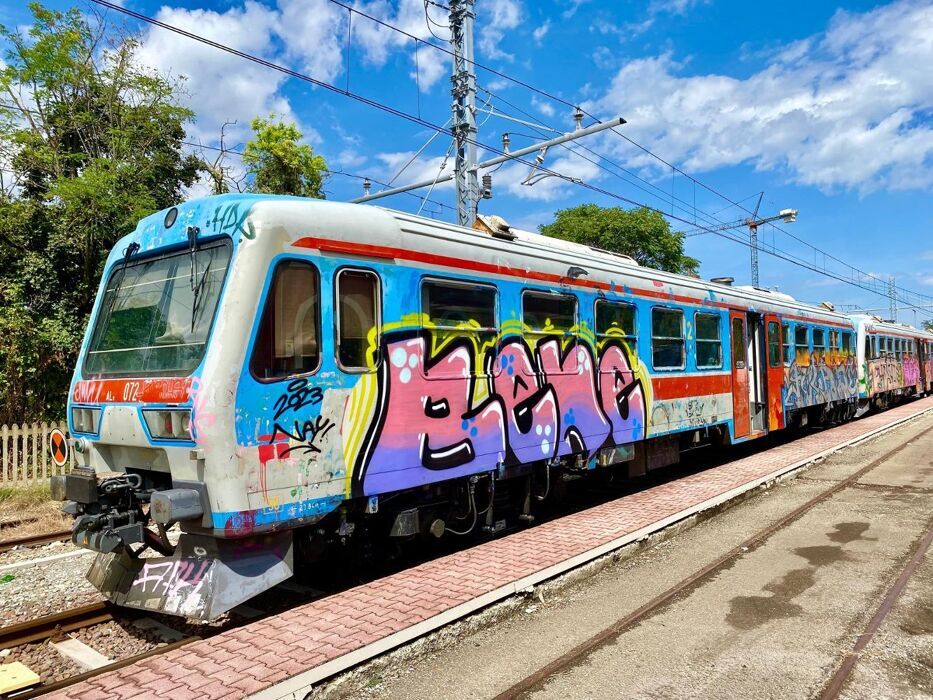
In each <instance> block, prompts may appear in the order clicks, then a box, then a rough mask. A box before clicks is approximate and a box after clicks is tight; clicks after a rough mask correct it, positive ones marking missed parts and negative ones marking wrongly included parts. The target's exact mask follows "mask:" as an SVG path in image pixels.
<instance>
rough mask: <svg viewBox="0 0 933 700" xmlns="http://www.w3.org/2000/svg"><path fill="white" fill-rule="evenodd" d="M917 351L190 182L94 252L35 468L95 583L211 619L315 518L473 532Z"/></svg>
mask: <svg viewBox="0 0 933 700" xmlns="http://www.w3.org/2000/svg"><path fill="white" fill-rule="evenodd" d="M484 221H485V222H486V225H482V224H483V222H484ZM931 350H933V335H930V334H924V333H922V332H919V331H916V330H914V329H911V328H908V327H905V326H901V325H895V324H885V323H881V322H878V321H877V320H875V319H872V318H867V317H860V318H854V319H853V318H848V317H846V316H844V315H841V314H838V313H834V312H833V311H831V310H829V309H828V308H817V307H813V306H808V305H805V304H801V303H798V302H796V301H794V300H793V299H792V298H791V297H789V296H787V295H784V294H779V293H776V292H771V291H767V290H760V289H753V288H743V287H733V286H729V285H726V284H716V283H711V282H707V281H704V280H700V279H694V278H690V277H684V276H678V275H674V274H669V273H665V272H658V271H656V270H650V269H646V268H644V267H640V266H639V265H638V264H637V263H635V262H634V261H633V260H631V259H630V258H627V257H625V256H620V255H614V254H611V253H608V252H605V251H599V250H594V249H591V248H588V247H586V246H582V245H577V244H572V243H567V242H563V241H559V240H555V239H549V238H545V237H543V236H540V235H536V234H530V233H526V232H521V231H516V230H512V229H509V228H508V227H507V226H506V225H503V224H501V223H500V222H492V223H490V222H489V221H488V220H485V219H482V220H481V221H480V222H478V224H477V229H476V230H474V229H468V228H461V227H457V226H453V225H448V224H444V223H439V222H436V221H433V220H428V219H423V218H419V217H415V216H410V215H407V214H402V213H399V212H393V211H389V210H385V209H381V208H376V207H371V206H361V205H352V204H341V203H332V202H324V201H316V200H307V199H300V198H288V197H270V196H244V195H223V196H220V197H210V198H205V199H201V200H195V201H191V202H188V203H186V204H182V205H179V206H178V207H175V208H172V209H170V210H168V211H163V212H160V213H158V214H155V215H152V216H150V217H148V218H146V219H144V220H142V221H141V222H140V223H139V225H138V227H137V228H136V230H135V231H134V232H133V233H132V234H130V235H128V236H126V237H124V238H123V239H122V240H121V241H120V242H119V243H118V245H117V246H116V247H115V248H114V250H113V251H112V253H111V255H110V257H109V259H108V261H107V264H106V268H105V270H104V274H103V279H102V282H101V287H100V291H99V294H98V297H97V300H96V304H95V308H94V311H93V314H92V317H91V320H90V324H89V328H88V330H87V333H86V336H85V338H84V342H83V345H82V347H81V352H80V356H79V362H78V366H77V368H76V370H75V374H74V379H73V382H72V386H71V394H70V400H69V407H68V413H69V427H70V432H71V444H72V446H73V448H74V450H75V452H76V454H77V457H78V463H79V467H78V468H76V469H75V470H74V471H73V473H71V474H69V475H67V476H66V477H62V478H57V479H56V481H55V482H54V483H53V492H54V494H55V496H56V497H57V498H60V499H61V500H64V501H66V503H65V509H66V511H68V512H70V513H72V514H73V515H74V516H75V524H74V535H73V538H74V541H75V542H76V543H77V544H79V545H81V546H83V547H87V548H90V549H93V550H96V551H98V552H99V554H98V556H97V557H96V559H95V561H94V563H93V565H92V566H91V570H90V571H89V573H88V577H89V578H90V580H91V581H92V582H93V583H94V585H95V586H96V587H97V588H98V589H99V590H101V591H102V592H103V593H104V594H105V595H106V596H107V597H109V598H110V599H112V600H114V601H115V602H117V603H119V604H123V605H128V606H135V607H141V608H146V609H151V610H161V611H164V612H167V613H173V614H178V615H184V616H189V617H193V618H200V619H211V618H214V617H216V616H218V615H220V614H221V613H223V612H224V611H226V610H228V609H230V608H231V607H233V606H234V605H237V604H239V603H240V602H242V601H244V600H246V599H248V598H250V597H252V596H254V595H256V594H258V593H259V592H261V591H263V590H266V589H268V588H270V587H272V586H274V585H276V584H277V583H279V582H281V581H283V580H284V579H286V578H288V577H289V576H291V575H292V574H293V571H294V567H295V565H296V563H297V562H298V561H299V560H301V559H303V558H310V557H312V556H313V555H314V554H315V552H318V551H323V550H326V549H327V548H328V547H332V546H333V543H334V542H337V543H351V542H353V541H355V540H357V538H361V537H366V538H369V539H370V540H373V539H374V538H376V537H377V536H379V537H384V538H385V539H384V540H379V539H375V540H374V541H376V542H379V541H382V542H386V543H388V542H390V541H391V540H389V538H390V537H393V538H402V539H413V538H417V537H418V536H424V537H432V536H436V537H440V536H443V535H445V534H451V533H454V534H464V533H467V532H471V531H480V530H485V531H486V532H489V533H494V532H496V531H498V530H500V529H502V528H503V527H505V526H506V522H507V521H508V522H517V521H521V520H524V521H530V520H532V519H533V517H534V508H535V506H536V505H537V504H539V503H540V502H541V501H546V500H549V499H551V498H554V497H557V496H559V495H560V494H561V492H562V491H563V486H564V483H565V482H566V481H568V480H571V479H575V478H578V477H581V476H584V475H586V474H587V473H588V472H591V471H603V473H606V472H605V470H612V471H613V472H616V473H619V474H620V475H621V476H637V475H641V474H644V473H646V472H647V471H649V470H652V469H657V468H660V467H664V466H666V465H669V464H672V463H675V462H677V461H678V459H679V455H680V451H681V449H683V448H686V447H690V446H696V445H699V444H703V443H715V444H732V443H738V442H742V441H747V440H752V439H755V438H759V437H761V436H764V435H766V434H768V433H769V432H771V431H775V430H780V429H783V428H785V427H788V426H795V425H796V426H799V425H805V424H808V423H810V424H813V423H818V422H827V421H838V420H844V419H847V418H852V417H854V416H856V415H858V414H860V413H861V412H864V411H865V410H867V409H868V407H869V405H870V403H871V402H875V403H876V404H878V405H879V406H883V405H885V404H887V403H888V402H890V401H891V400H892V399H893V398H894V397H896V396H901V395H908V394H920V393H924V392H927V391H930V390H931V388H933V366H931V358H933V352H931ZM176 523H177V524H179V526H180V530H181V535H180V539H178V540H177V542H174V541H173V539H172V538H170V537H168V536H167V533H166V530H167V529H168V528H169V526H171V525H174V524H176ZM395 541H396V542H398V541H400V540H395ZM143 550H145V551H143Z"/></svg>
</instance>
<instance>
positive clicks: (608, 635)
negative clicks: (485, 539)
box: [494, 426, 933, 700]
mask: <svg viewBox="0 0 933 700" xmlns="http://www.w3.org/2000/svg"><path fill="white" fill-rule="evenodd" d="M931 430H933V426H931V427H929V428H926V429H924V430H923V431H921V432H920V433H918V434H917V435H915V436H914V437H913V438H911V441H913V440H916V439H917V438H920V437H923V436H924V435H926V434H927V433H929V432H930V431H931ZM909 445H910V442H907V441H905V442H903V443H902V444H900V445H898V446H897V447H895V448H894V449H892V450H889V451H888V452H885V453H884V454H883V455H881V456H880V457H878V458H876V459H874V460H872V461H871V462H869V463H868V464H867V465H865V466H864V467H862V468H861V469H859V470H857V471H856V472H854V473H852V474H850V475H849V476H848V477H846V478H845V479H843V480H842V481H839V482H838V483H836V484H835V485H834V486H832V487H831V488H828V489H826V490H825V491H822V492H821V493H819V494H817V495H816V496H814V497H813V498H811V499H810V500H808V501H807V502H806V503H804V504H802V505H800V506H798V507H797V508H795V509H794V510H792V511H791V512H790V513H788V514H787V515H785V516H784V517H783V518H781V519H779V520H777V521H776V522H774V523H772V524H771V525H769V526H768V527H766V528H763V529H762V530H759V531H758V532H757V533H755V534H754V535H752V536H751V537H749V538H748V539H746V540H745V541H744V542H742V543H741V544H739V545H737V546H736V547H733V548H732V549H730V550H729V551H728V552H726V553H725V554H723V555H722V556H721V557H719V558H718V559H716V560H714V561H712V562H710V563H709V564H707V565H706V566H704V567H703V568H701V569H699V570H697V571H695V572H694V573H692V574H691V575H690V576H688V577H687V578H685V579H683V580H681V581H680V582H679V583H677V584H675V585H674V586H672V587H671V588H668V589H667V590H666V591H664V592H663V593H661V594H660V595H658V596H656V597H655V598H653V599H651V600H650V601H648V602H647V603H645V604H644V605H642V606H641V607H639V608H637V609H635V610H633V611H632V612H631V613H629V614H628V615H626V616H625V617H623V618H622V619H620V620H617V621H616V622H614V623H612V624H611V625H609V626H608V627H605V628H603V629H602V630H601V631H599V632H597V633H596V634H595V635H593V636H592V637H590V638H589V639H586V640H584V641H583V642H581V643H580V644H578V645H577V646H575V647H573V648H572V649H570V650H569V651H567V652H565V653H564V654H561V655H560V656H559V657H557V658H556V659H554V660H553V661H551V662H550V663H548V664H546V665H544V666H542V667H541V668H539V669H538V670H537V671H534V672H533V673H531V674H529V675H528V676H525V677H524V678H523V679H521V680H520V681H518V682H517V683H515V684H513V685H512V686H510V687H509V688H507V689H506V690H504V691H502V692H501V693H499V694H498V695H496V696H495V698H494V700H513V699H514V698H519V697H521V696H522V695H524V694H526V693H528V692H529V691H531V690H534V689H535V688H537V687H539V686H540V685H541V684H542V683H543V682H544V681H546V680H547V679H548V678H550V677H551V676H553V675H554V674H556V673H559V672H561V671H563V670H566V669H567V668H569V667H570V666H572V665H574V664H575V663H577V662H578V661H580V660H581V659H583V658H585V657H587V656H589V654H591V653H592V652H594V651H596V650H597V649H599V648H600V647H602V646H605V645H606V644H608V643H610V642H612V641H613V640H614V639H616V638H617V637H618V636H619V635H620V634H622V633H623V632H624V631H625V630H627V629H628V628H629V627H631V626H632V625H634V624H636V623H637V622H639V621H641V620H642V619H644V618H645V617H647V616H649V615H651V614H652V613H654V612H656V611H658V610H660V609H662V608H664V607H665V606H666V605H668V604H669V603H671V602H672V601H674V600H675V599H676V598H678V597H679V596H680V595H681V594H683V593H684V592H685V591H688V590H690V589H692V588H695V587H696V585H697V584H699V583H700V582H702V581H704V580H706V579H708V578H709V577H711V576H713V575H714V574H716V573H717V572H719V571H720V570H722V569H723V568H725V567H727V566H728V565H730V564H731V563H732V562H733V561H734V560H735V559H738V558H739V557H741V556H742V555H744V554H747V553H748V552H750V551H752V550H753V549H755V548H757V547H759V546H761V545H762V544H763V543H764V542H765V541H766V540H768V539H769V538H770V537H771V536H772V535H774V534H775V533H776V532H778V531H780V530H782V529H783V528H785V527H787V526H788V525H790V524H791V523H793V522H794V521H796V520H798V519H800V518H801V517H802V516H803V515H805V514H806V513H807V512H809V511H810V510H811V509H812V508H814V507H815V506H817V505H819V504H820V503H822V502H824V501H826V500H827V499H829V498H831V497H832V496H834V495H835V494H837V493H839V492H840V491H842V490H843V489H845V488H848V487H849V486H851V485H852V484H854V483H855V482H856V481H858V480H859V479H860V478H862V477H863V476H865V474H867V473H868V472H870V471H872V470H873V469H875V468H877V467H878V466H880V465H881V464H883V463H884V462H886V461H888V460H889V459H891V458H892V457H894V456H895V455H896V454H898V453H899V452H901V451H902V450H904V449H906V448H907V447H908V446H909Z"/></svg>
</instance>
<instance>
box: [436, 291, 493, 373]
mask: <svg viewBox="0 0 933 700" xmlns="http://www.w3.org/2000/svg"><path fill="white" fill-rule="evenodd" d="M496 300H497V291H496V288H495V287H492V286H489V285H485V284H473V283H463V282H455V281H447V280H444V281H440V280H425V281H424V282H423V283H422V285H421V314H422V318H423V319H424V320H425V321H427V323H428V324H429V327H430V328H431V332H432V333H433V334H434V336H435V339H436V340H438V341H442V340H443V339H444V337H445V336H458V337H466V338H472V339H473V340H474V341H475V342H476V344H477V346H478V347H477V349H479V348H481V347H483V346H484V345H486V344H489V343H493V342H495V337H496V334H497V333H498V328H497V323H496V319H497V311H496ZM475 369H476V371H480V370H482V368H481V367H477V368H475ZM425 376H426V377H429V378H436V377H442V376H458V377H461V376H463V374H462V368H460V367H452V366H451V367H448V366H447V365H445V364H443V363H441V364H438V365H435V366H434V367H432V368H431V369H427V368H426V369H425Z"/></svg>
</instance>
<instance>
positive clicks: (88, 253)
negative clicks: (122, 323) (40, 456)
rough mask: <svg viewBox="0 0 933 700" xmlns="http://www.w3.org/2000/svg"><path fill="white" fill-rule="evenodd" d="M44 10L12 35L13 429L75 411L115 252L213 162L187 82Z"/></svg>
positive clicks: (5, 264) (6, 91)
mask: <svg viewBox="0 0 933 700" xmlns="http://www.w3.org/2000/svg"><path fill="white" fill-rule="evenodd" d="M30 8H31V10H32V14H33V23H32V25H31V26H30V27H29V28H28V30H27V31H26V32H21V31H19V30H18V29H7V28H6V27H0V36H2V38H3V40H4V43H5V44H6V45H7V51H6V53H5V56H4V59H5V64H6V65H5V66H3V67H2V69H0V162H3V163H4V167H5V168H6V169H7V172H4V173H3V179H2V180H0V185H2V189H0V423H5V422H14V421H15V422H21V421H24V420H38V419H42V418H59V417H61V416H62V415H63V413H64V402H65V395H66V392H67V387H68V382H69V379H70V375H71V372H72V368H73V366H74V362H75V359H76V355H77V351H78V349H79V346H80V343H81V337H82V333H83V330H84V327H85V325H86V324H87V319H88V315H89V313H90V311H91V308H92V305H93V301H94V296H95V293H96V289H97V284H98V281H99V279H100V275H101V272H102V270H103V265H104V262H105V260H106V257H107V254H108V252H109V250H110V248H112V247H113V245H114V244H115V243H116V241H117V239H118V238H120V237H121V236H123V235H125V234H127V233H129V232H130V231H132V230H133V228H135V226H136V222H137V221H138V220H139V219H140V218H141V217H143V216H146V215H148V214H150V213H152V212H153V211H156V210H158V209H160V208H163V207H167V206H170V205H172V204H174V203H177V202H178V200H179V199H181V197H182V194H183V189H184V188H185V187H186V186H190V185H192V184H193V183H194V181H195V180H196V178H197V176H198V172H199V170H200V169H201V167H202V164H201V162H200V160H199V159H198V158H196V157H194V156H191V155H186V154H185V153H184V152H183V151H182V143H181V142H182V140H183V139H184V138H185V129H184V125H185V123H186V122H187V121H189V120H190V119H191V118H192V116H193V115H192V113H191V112H190V111H189V110H187V109H184V108H182V107H180V106H179V105H178V103H177V96H178V94H179V92H180V88H181V85H180V84H179V83H178V82H173V81H169V80H167V79H165V78H164V77H162V76H160V75H158V74H156V73H154V72H152V71H149V70H146V69H143V68H141V67H140V66H139V65H138V64H137V62H136V60H135V53H136V51H137V49H138V42H137V40H136V39H135V38H134V37H132V36H126V35H122V34H120V33H117V32H115V31H114V30H113V29H112V28H110V27H108V26H107V25H105V24H103V23H102V22H100V21H99V18H98V20H95V19H94V18H93V17H87V16H86V15H82V13H80V12H79V11H78V10H75V9H73V10H71V11H69V12H65V13H61V12H54V11H51V10H48V9H46V8H44V7H42V6H41V5H39V4H32V5H30Z"/></svg>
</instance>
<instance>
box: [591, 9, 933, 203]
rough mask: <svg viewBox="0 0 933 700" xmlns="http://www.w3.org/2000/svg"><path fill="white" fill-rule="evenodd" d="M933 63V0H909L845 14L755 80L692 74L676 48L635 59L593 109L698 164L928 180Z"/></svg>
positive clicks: (639, 158) (884, 181) (841, 183)
mask: <svg viewBox="0 0 933 700" xmlns="http://www.w3.org/2000/svg"><path fill="white" fill-rule="evenodd" d="M931 64H933V6H930V5H929V3H928V2H923V1H921V0H917V1H908V0H904V1H902V2H897V3H894V4H891V5H888V6H886V7H882V8H879V9H877V10H873V11H871V12H867V13H864V14H851V13H847V12H838V13H837V14H836V15H835V17H834V18H833V19H832V21H831V23H830V25H829V27H828V28H827V30H826V31H825V32H824V33H822V34H820V35H817V36H814V37H809V38H808V39H806V40H804V41H802V42H795V43H792V44H789V45H788V46H786V47H784V48H783V50H781V51H779V52H777V54H776V55H775V58H774V59H773V62H772V64H771V65H769V66H768V67H767V68H765V69H763V70H761V71H760V72H758V73H756V74H754V75H751V76H749V77H747V78H744V79H737V78H732V77H729V76H726V75H716V74H709V75H695V76H685V75H683V73H684V72H685V70H684V69H685V66H684V64H682V63H679V62H678V61H676V60H675V59H674V58H673V56H672V55H671V54H669V53H666V54H662V55H659V56H654V57H649V58H642V59H638V60H635V61H632V62H630V63H628V64H627V65H626V66H624V67H623V68H622V69H621V70H619V72H618V73H617V74H616V76H615V77H614V79H613V81H612V84H611V86H610V88H609V90H608V91H607V92H606V93H605V94H604V95H603V97H602V98H600V99H598V100H596V101H595V102H593V103H592V104H590V105H589V107H590V109H596V110H597V111H599V112H601V113H602V114H607V115H616V114H621V115H623V116H625V118H626V119H628V120H629V124H628V126H626V127H625V129H626V132H627V133H628V134H629V135H630V136H631V137H632V138H634V139H635V140H636V141H639V142H641V143H643V144H645V145H646V146H648V147H649V148H651V149H652V150H654V151H655V152H658V153H660V154H661V155H663V156H664V157H665V158H666V159H668V160H673V161H674V162H678V163H680V164H681V165H683V166H684V167H685V169H687V170H688V171H708V170H712V169H715V168H719V167H724V166H730V165H735V164H738V163H743V162H745V163H752V164H754V165H755V166H756V167H757V168H759V169H781V170H784V171H786V172H787V174H788V177H789V179H791V180H793V181H796V182H799V183H802V184H807V185H814V186H817V187H820V188H824V189H832V188H836V187H842V188H852V189H856V190H858V191H860V192H868V191H871V190H875V189H879V188H887V189H909V188H918V189H919V188H928V187H931V186H933V127H931V124H930V120H929V114H930V112H931V110H933V71H931V70H930V65H931ZM618 143H619V144H621V143H622V142H621V141H618ZM620 148H621V147H620ZM619 154H620V155H623V156H624V157H628V160H629V162H630V163H631V164H633V165H636V166H639V165H640V166H644V167H652V166H653V165H655V164H656V163H652V160H651V159H650V157H649V156H645V155H643V154H642V155H639V154H638V153H636V152H635V151H634V150H631V151H625V150H620V153H619Z"/></svg>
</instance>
